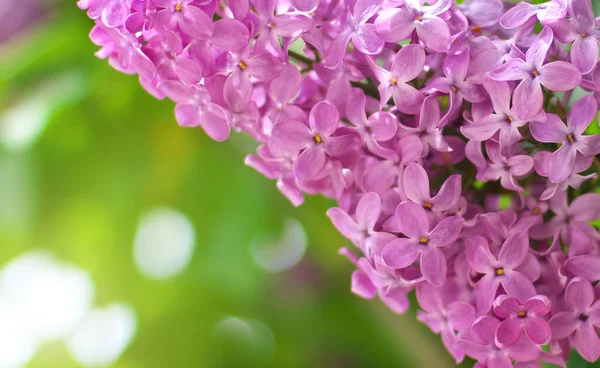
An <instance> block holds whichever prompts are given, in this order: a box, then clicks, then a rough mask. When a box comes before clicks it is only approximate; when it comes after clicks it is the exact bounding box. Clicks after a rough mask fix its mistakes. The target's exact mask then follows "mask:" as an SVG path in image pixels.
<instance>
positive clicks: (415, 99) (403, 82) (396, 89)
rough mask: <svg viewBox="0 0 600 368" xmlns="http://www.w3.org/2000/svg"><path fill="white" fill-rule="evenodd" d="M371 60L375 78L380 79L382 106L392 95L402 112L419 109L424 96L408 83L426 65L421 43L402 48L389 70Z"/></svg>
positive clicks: (413, 111)
mask: <svg viewBox="0 0 600 368" xmlns="http://www.w3.org/2000/svg"><path fill="white" fill-rule="evenodd" d="M367 60H369V62H370V65H371V68H372V69H373V73H374V74H375V78H377V80H378V81H379V87H378V88H379V95H380V96H381V102H380V103H381V106H385V104H386V103H387V102H388V100H389V99H390V97H393V98H394V103H395V104H396V107H397V108H398V110H400V111H401V112H404V113H407V114H410V113H415V112H417V111H419V108H420V107H421V104H422V103H423V99H424V96H423V94H422V93H421V92H419V91H417V89H416V88H414V87H413V86H411V85H410V84H408V82H410V81H411V80H413V79H415V78H417V77H418V76H419V74H421V72H422V71H423V66H424V65H425V51H424V50H423V48H421V47H420V46H419V45H408V46H405V47H403V48H402V49H400V51H398V53H397V54H396V56H395V57H394V61H393V62H392V68H391V70H390V71H387V70H385V69H383V68H381V67H380V66H377V64H375V62H373V61H372V60H371V59H370V58H367Z"/></svg>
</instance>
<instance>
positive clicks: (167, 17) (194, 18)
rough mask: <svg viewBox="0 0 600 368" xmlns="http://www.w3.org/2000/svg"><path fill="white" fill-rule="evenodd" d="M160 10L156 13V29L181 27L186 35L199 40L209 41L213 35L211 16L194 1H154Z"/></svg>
mask: <svg viewBox="0 0 600 368" xmlns="http://www.w3.org/2000/svg"><path fill="white" fill-rule="evenodd" d="M152 2H153V3H154V5H156V6H157V7H158V8H159V9H160V10H159V11H158V12H157V13H156V18H155V19H154V27H156V28H165V29H167V30H175V29H177V27H179V28H180V29H181V30H182V31H183V32H184V33H185V34H186V35H188V36H191V37H194V38H197V39H208V38H210V37H211V36H212V33H213V29H214V26H213V23H212V21H211V19H210V18H209V16H208V15H207V14H206V13H205V12H203V11H202V10H201V9H200V8H198V7H197V6H195V5H196V2H195V1H194V0H152Z"/></svg>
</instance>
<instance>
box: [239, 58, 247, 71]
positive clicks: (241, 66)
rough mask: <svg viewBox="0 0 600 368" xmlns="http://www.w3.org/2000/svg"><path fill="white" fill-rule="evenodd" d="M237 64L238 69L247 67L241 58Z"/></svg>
mask: <svg viewBox="0 0 600 368" xmlns="http://www.w3.org/2000/svg"><path fill="white" fill-rule="evenodd" d="M238 66H239V67H240V69H242V70H246V69H248V64H246V63H245V62H244V61H243V60H242V61H240V63H239V64H238Z"/></svg>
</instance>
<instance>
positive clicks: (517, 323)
mask: <svg viewBox="0 0 600 368" xmlns="http://www.w3.org/2000/svg"><path fill="white" fill-rule="evenodd" d="M550 309H551V302H550V299H548V297H546V296H545V295H536V296H533V297H531V298H529V299H528V300H526V301H525V302H524V303H522V302H521V301H520V300H519V299H517V298H514V297H510V296H508V295H506V294H503V295H500V296H498V298H496V301H494V314H495V315H496V316H497V317H499V318H502V319H503V321H502V322H500V324H499V325H498V329H497V330H496V341H498V342H499V343H501V344H503V345H507V346H508V345H512V344H514V343H515V342H517V341H518V340H519V339H520V338H521V335H522V334H523V333H525V336H527V339H529V341H531V342H532V343H533V344H535V345H544V344H546V343H547V342H548V341H550V336H551V332H550V326H549V325H548V322H546V321H545V320H544V319H543V318H541V317H539V316H545V315H546V314H548V313H550Z"/></svg>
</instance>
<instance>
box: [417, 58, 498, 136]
mask: <svg viewBox="0 0 600 368" xmlns="http://www.w3.org/2000/svg"><path fill="white" fill-rule="evenodd" d="M469 58H470V55H469V53H468V52H463V53H462V54H459V55H447V56H446V58H445V59H444V65H443V68H442V69H443V71H444V74H445V77H438V78H435V79H433V80H432V81H431V83H429V84H428V85H427V89H428V90H433V91H440V92H443V93H446V94H449V95H450V106H449V111H448V113H447V115H450V114H451V113H453V112H455V111H456V110H457V109H458V108H460V106H461V105H462V102H463V99H464V100H467V101H469V102H474V103H477V102H483V101H485V100H487V99H488V96H486V95H485V93H484V92H483V90H482V88H481V85H480V84H476V83H474V82H472V81H470V80H469V79H467V72H468V70H469ZM447 123H448V122H444V123H443V124H442V126H444V125H446V124H447Z"/></svg>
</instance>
